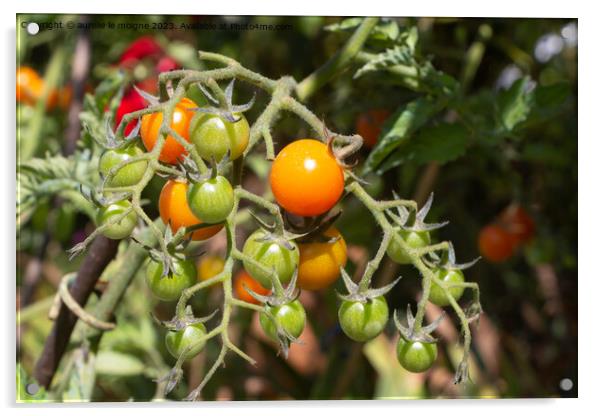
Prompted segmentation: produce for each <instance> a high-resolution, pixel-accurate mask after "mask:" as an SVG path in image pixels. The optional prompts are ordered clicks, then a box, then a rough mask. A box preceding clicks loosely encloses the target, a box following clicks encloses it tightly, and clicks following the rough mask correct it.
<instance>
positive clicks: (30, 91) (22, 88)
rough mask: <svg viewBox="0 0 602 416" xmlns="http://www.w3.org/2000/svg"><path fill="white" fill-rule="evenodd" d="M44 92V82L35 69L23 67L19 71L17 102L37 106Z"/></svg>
mask: <svg viewBox="0 0 602 416" xmlns="http://www.w3.org/2000/svg"><path fill="white" fill-rule="evenodd" d="M43 91H44V80H43V79H42V78H41V77H40V76H39V75H38V73H37V72H36V70H35V69H33V68H30V67H28V66H21V67H19V68H18V69H17V91H16V96H17V101H19V102H22V103H25V104H29V105H35V103H36V102H37V101H38V100H39V99H40V98H41V97H42V92H43Z"/></svg>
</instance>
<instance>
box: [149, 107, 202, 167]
mask: <svg viewBox="0 0 602 416" xmlns="http://www.w3.org/2000/svg"><path fill="white" fill-rule="evenodd" d="M196 107H197V105H196V104H195V103H194V102H193V101H191V100H189V99H188V98H182V99H181V100H180V102H179V103H178V104H176V106H175V108H174V112H173V114H172V118H171V128H172V129H173V130H174V131H175V132H176V133H177V134H179V135H180V136H182V137H183V138H184V140H186V141H190V140H189V138H188V127H189V125H190V119H191V118H192V115H193V112H192V111H190V110H191V109H192V108H196ZM162 122H163V113H161V112H158V113H152V114H145V115H144V116H142V123H141V126H140V137H141V138H142V143H144V147H146V150H148V151H149V152H150V151H152V150H153V148H154V147H155V143H156V142H157V139H158V136H159V131H160V129H161V123H162ZM186 154H187V152H186V149H184V146H182V145H181V144H180V143H179V142H178V141H177V140H176V139H175V138H174V137H173V136H172V135H168V136H167V138H166V140H165V144H164V145H163V148H162V149H161V154H160V155H159V160H160V161H161V162H164V163H169V164H172V165H174V164H177V163H178V162H180V161H181V160H182V157H183V156H185V155H186Z"/></svg>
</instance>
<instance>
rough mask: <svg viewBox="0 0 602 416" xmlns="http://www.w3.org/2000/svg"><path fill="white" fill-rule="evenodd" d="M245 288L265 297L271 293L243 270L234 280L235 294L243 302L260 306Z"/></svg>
mask: <svg viewBox="0 0 602 416" xmlns="http://www.w3.org/2000/svg"><path fill="white" fill-rule="evenodd" d="M245 286H246V287H247V288H249V289H251V290H252V291H253V292H255V293H257V294H258V295H262V296H265V295H268V294H269V293H270V291H269V290H267V289H266V288H265V287H263V286H261V284H260V283H259V282H258V281H257V280H255V279H253V278H252V277H251V275H249V273H247V272H246V271H244V270H241V271H239V272H238V274H237V275H236V277H235V278H234V293H235V294H236V297H237V298H238V299H240V300H242V301H245V302H248V303H252V304H254V305H259V301H258V300H257V299H255V298H254V297H253V296H251V294H250V293H249V292H248V291H247V289H246V288H245Z"/></svg>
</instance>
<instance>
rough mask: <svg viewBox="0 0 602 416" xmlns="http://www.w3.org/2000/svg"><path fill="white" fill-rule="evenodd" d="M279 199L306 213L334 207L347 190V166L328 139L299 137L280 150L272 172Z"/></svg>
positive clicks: (275, 191)
mask: <svg viewBox="0 0 602 416" xmlns="http://www.w3.org/2000/svg"><path fill="white" fill-rule="evenodd" d="M270 185H271V187H272V192H273V193H274V197H275V198H276V201H277V202H278V203H279V204H280V205H281V206H282V207H283V208H284V209H286V210H287V211H289V212H291V213H293V214H295V215H300V216H304V217H309V216H314V215H320V214H323V213H325V212H327V211H328V210H329V209H331V208H332V207H333V206H334V205H335V204H336V203H337V201H338V200H339V198H340V197H341V195H342V194H343V189H344V186H345V183H344V175H343V169H342V168H341V167H340V166H339V164H338V163H337V161H336V159H335V158H334V156H333V155H332V154H331V152H330V151H329V150H328V146H326V145H325V144H324V143H322V142H320V141H318V140H313V139H301V140H296V141H294V142H293V143H291V144H289V145H288V146H286V147H285V148H284V149H282V150H281V151H280V153H278V156H276V159H275V160H274V163H273V164H272V170H271V172H270Z"/></svg>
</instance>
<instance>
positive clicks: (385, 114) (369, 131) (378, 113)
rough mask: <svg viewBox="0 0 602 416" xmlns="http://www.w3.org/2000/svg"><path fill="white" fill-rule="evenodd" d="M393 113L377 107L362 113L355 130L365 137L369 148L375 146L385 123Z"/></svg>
mask: <svg viewBox="0 0 602 416" xmlns="http://www.w3.org/2000/svg"><path fill="white" fill-rule="evenodd" d="M390 115H391V113H390V112H389V111H388V110H384V109H375V110H370V111H367V112H365V113H363V114H360V115H359V117H358V118H357V120H356V122H355V131H356V132H357V134H359V135H360V136H362V137H363V138H364V144H365V145H366V147H368V148H372V147H374V145H375V144H376V142H377V141H378V136H380V131H381V129H382V126H383V123H384V122H385V120H387V118H389V116H390Z"/></svg>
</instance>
